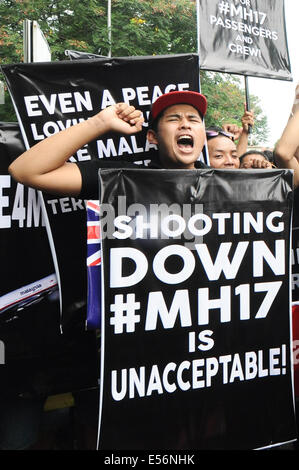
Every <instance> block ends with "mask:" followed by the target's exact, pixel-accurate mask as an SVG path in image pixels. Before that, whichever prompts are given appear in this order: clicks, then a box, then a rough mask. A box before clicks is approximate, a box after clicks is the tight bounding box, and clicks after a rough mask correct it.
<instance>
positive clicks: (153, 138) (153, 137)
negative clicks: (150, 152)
mask: <svg viewBox="0 0 299 470" xmlns="http://www.w3.org/2000/svg"><path fill="white" fill-rule="evenodd" d="M146 138H147V140H148V141H149V143H150V144H155V145H157V144H158V139H157V134H156V132H155V131H153V129H149V130H148V131H147V134H146Z"/></svg>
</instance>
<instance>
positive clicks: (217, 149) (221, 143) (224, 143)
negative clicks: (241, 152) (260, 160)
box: [208, 134, 240, 169]
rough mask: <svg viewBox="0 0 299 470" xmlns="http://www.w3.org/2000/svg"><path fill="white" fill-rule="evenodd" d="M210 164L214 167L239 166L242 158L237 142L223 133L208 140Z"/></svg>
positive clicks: (230, 167) (229, 167) (231, 167)
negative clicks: (239, 154)
mask: <svg viewBox="0 0 299 470" xmlns="http://www.w3.org/2000/svg"><path fill="white" fill-rule="evenodd" d="M208 150H209V157H210V165H211V166H212V167H213V168H228V169H233V168H239V167H240V160H239V157H238V154H237V147H236V144H235V143H234V142H233V141H232V140H231V139H230V138H229V137H225V136H223V135H221V134H220V135H219V136H218V137H214V138H212V139H210V140H208Z"/></svg>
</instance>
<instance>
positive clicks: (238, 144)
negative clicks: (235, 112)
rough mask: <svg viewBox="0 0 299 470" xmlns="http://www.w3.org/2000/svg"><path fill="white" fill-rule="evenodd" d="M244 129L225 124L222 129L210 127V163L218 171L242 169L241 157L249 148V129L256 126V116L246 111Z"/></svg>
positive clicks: (243, 118)
mask: <svg viewBox="0 0 299 470" xmlns="http://www.w3.org/2000/svg"><path fill="white" fill-rule="evenodd" d="M241 121H242V127H238V126H237V125H236V124H223V126H222V127H218V126H210V127H208V128H207V130H206V137H207V147H208V153H209V163H210V165H211V167H213V168H218V169H238V168H240V159H239V157H240V156H241V155H242V154H243V153H245V152H246V150H247V147H248V136H249V129H250V127H251V128H252V126H253V125H254V114H253V112H252V111H247V110H246V105H245V110H244V114H243V116H242V119H241Z"/></svg>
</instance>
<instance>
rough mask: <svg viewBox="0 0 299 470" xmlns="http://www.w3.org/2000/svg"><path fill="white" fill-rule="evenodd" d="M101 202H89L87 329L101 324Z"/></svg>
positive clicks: (98, 326)
mask: <svg viewBox="0 0 299 470" xmlns="http://www.w3.org/2000/svg"><path fill="white" fill-rule="evenodd" d="M99 213H100V206H99V201H92V200H91V201H87V318H86V327H87V328H89V329H92V328H100V323H101V236H100V216H99Z"/></svg>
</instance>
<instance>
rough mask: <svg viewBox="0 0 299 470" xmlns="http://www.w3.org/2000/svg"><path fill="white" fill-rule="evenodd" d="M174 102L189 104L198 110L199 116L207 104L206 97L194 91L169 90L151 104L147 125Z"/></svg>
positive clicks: (204, 110)
mask: <svg viewBox="0 0 299 470" xmlns="http://www.w3.org/2000/svg"><path fill="white" fill-rule="evenodd" d="M174 104H190V105H191V106H193V107H194V108H196V109H197V110H198V111H199V113H200V115H201V117H204V115H205V114H206V112H207V106H208V102H207V99H206V97H205V96H204V95H202V94H201V93H198V92H196V91H170V92H169V93H165V94H164V95H161V96H159V98H157V99H156V101H155V102H154V103H153V104H152V108H151V112H150V117H149V125H150V126H151V124H152V123H153V122H154V121H155V120H156V119H157V117H158V116H159V115H160V114H161V113H162V111H164V109H166V108H168V107H169V106H173V105H174Z"/></svg>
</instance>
